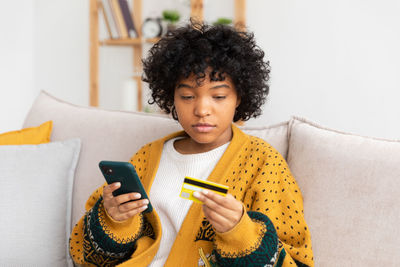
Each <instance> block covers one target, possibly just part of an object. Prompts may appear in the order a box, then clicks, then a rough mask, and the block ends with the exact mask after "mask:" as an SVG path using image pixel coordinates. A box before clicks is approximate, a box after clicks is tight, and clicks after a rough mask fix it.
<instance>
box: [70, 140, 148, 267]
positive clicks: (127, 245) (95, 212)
mask: <svg viewBox="0 0 400 267" xmlns="http://www.w3.org/2000/svg"><path fill="white" fill-rule="evenodd" d="M143 152H145V148H142V149H141V150H139V151H138V153H136V154H135V155H134V156H133V157H132V159H131V163H132V164H134V165H135V167H136V169H137V172H138V175H139V177H142V176H143V170H144V169H146V168H145V167H144V165H143V164H145V163H146V160H142V161H141V162H140V155H143V154H145V153H143ZM139 168H140V170H141V171H139V170H138V169H139ZM105 185H106V183H105V184H103V186H101V187H99V188H98V189H97V190H96V191H95V192H94V193H93V194H92V195H91V196H90V197H89V199H88V200H87V202H86V206H85V209H86V213H85V215H84V216H83V217H82V218H81V219H80V220H79V222H78V223H77V224H76V225H75V227H74V228H73V230H72V233H71V236H70V240H69V242H70V254H71V257H72V259H73V261H74V262H75V263H77V264H81V265H85V266H92V265H95V266H103V265H106V266H114V265H116V264H118V263H121V262H123V261H126V260H127V259H129V257H130V256H131V255H132V254H133V252H134V251H135V249H136V247H137V246H136V241H137V240H138V239H139V238H140V237H142V236H143V233H144V232H147V231H145V229H148V227H151V225H150V224H149V223H148V222H147V221H146V219H145V216H143V215H142V214H141V213H140V214H138V215H135V216H134V217H132V218H130V219H128V220H125V221H116V220H113V219H112V218H111V216H109V215H108V214H107V212H106V210H105V208H104V205H103V198H102V195H103V188H104V186H105Z"/></svg>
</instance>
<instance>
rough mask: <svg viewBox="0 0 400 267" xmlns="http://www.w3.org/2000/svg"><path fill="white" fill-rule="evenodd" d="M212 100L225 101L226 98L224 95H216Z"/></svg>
mask: <svg viewBox="0 0 400 267" xmlns="http://www.w3.org/2000/svg"><path fill="white" fill-rule="evenodd" d="M214 98H215V99H217V100H221V99H225V98H226V96H224V95H217V96H214Z"/></svg>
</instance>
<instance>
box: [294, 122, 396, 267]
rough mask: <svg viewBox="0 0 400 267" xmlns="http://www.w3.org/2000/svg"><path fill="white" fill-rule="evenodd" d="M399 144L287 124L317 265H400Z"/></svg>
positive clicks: (311, 126) (308, 124) (305, 124)
mask: <svg viewBox="0 0 400 267" xmlns="http://www.w3.org/2000/svg"><path fill="white" fill-rule="evenodd" d="M399 159H400V142H398V141H390V140H380V139H375V138H368V137H361V136H357V135H353V134H348V133H342V132H338V131H334V130H329V129H326V128H323V127H321V126H318V125H316V124H315V123H311V122H308V121H307V120H304V119H301V118H293V120H291V122H290V137H289V153H288V163H289V166H290V169H291V171H292V173H293V175H294V177H295V178H296V180H297V182H298V184H299V186H300V189H301V190H302V193H303V197H304V210H305V218H306V221H307V223H308V224H309V227H310V231H311V237H312V242H313V250H314V259H315V265H316V266H349V265H356V266H375V265H379V266H397V265H398V264H399V263H400V253H399V251H400V239H399V238H398V237H399V236H400V228H399V226H398V225H399V222H400V206H399V196H400V164H399Z"/></svg>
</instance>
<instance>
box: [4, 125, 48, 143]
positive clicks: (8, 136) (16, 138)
mask: <svg viewBox="0 0 400 267" xmlns="http://www.w3.org/2000/svg"><path fill="white" fill-rule="evenodd" d="M52 129H53V122H52V121H47V122H45V123H43V124H42V125H40V126H38V127H31V128H25V129H22V130H19V131H12V132H7V133H3V134H0V145H38V144H43V143H48V142H50V135H51V131H52Z"/></svg>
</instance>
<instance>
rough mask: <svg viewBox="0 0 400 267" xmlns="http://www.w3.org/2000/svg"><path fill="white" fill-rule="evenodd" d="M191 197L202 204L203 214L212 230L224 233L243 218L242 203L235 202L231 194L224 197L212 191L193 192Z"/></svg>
mask: <svg viewBox="0 0 400 267" xmlns="http://www.w3.org/2000/svg"><path fill="white" fill-rule="evenodd" d="M193 196H194V197H196V198H197V199H199V200H201V201H202V202H203V212H204V215H205V216H206V218H207V219H208V221H209V222H210V223H211V224H212V226H213V227H214V229H215V230H216V231H217V232H219V233H225V232H228V231H229V230H231V229H232V228H233V227H235V226H236V224H238V222H239V221H240V219H241V218H242V216H243V205H242V202H240V201H238V200H236V199H235V198H234V197H233V196H232V195H231V194H227V195H226V196H225V197H223V196H221V195H218V194H216V193H214V192H212V191H209V190H204V191H203V192H201V193H200V192H194V193H193Z"/></svg>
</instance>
